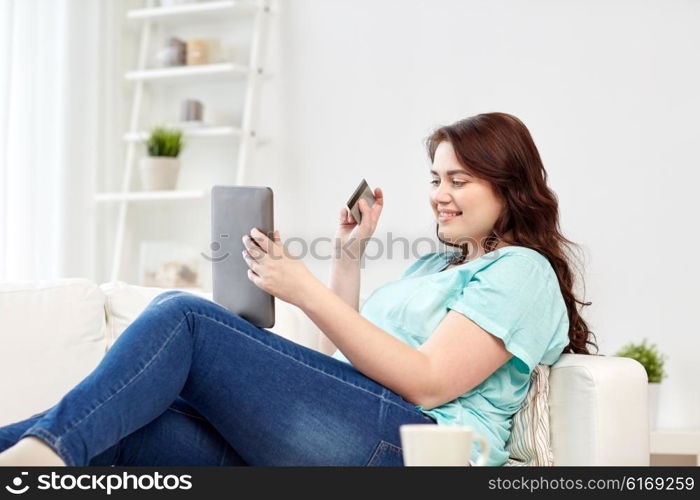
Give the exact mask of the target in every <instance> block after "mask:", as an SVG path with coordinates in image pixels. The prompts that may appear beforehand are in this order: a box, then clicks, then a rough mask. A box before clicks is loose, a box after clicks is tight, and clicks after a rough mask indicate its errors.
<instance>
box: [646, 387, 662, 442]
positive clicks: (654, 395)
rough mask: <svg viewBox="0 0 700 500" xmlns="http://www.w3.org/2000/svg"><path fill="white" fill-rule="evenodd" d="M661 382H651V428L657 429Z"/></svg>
mask: <svg viewBox="0 0 700 500" xmlns="http://www.w3.org/2000/svg"><path fill="white" fill-rule="evenodd" d="M660 388H661V384H660V383H659V382H649V430H654V429H656V426H657V422H658V416H659V390H660Z"/></svg>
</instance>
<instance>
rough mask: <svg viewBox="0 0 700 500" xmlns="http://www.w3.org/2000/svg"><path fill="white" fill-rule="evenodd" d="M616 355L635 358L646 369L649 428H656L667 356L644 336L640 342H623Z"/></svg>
mask: <svg viewBox="0 0 700 500" xmlns="http://www.w3.org/2000/svg"><path fill="white" fill-rule="evenodd" d="M616 356H622V357H625V358H632V359H635V360H637V361H638V362H639V363H640V364H641V365H642V366H643V367H644V369H645V370H646V372H647V380H648V381H649V428H650V429H656V422H657V416H658V412H659V388H660V387H661V382H662V381H663V379H664V378H665V377H666V375H667V374H666V372H665V371H664V362H665V360H666V359H667V356H666V355H665V354H661V353H660V352H659V351H658V349H657V347H656V344H649V345H647V339H646V338H645V339H644V340H643V341H642V342H641V343H634V342H630V343H628V344H625V345H624V346H622V347H621V348H620V350H619V351H618V352H617V354H616Z"/></svg>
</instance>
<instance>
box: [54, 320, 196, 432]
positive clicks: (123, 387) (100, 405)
mask: <svg viewBox="0 0 700 500" xmlns="http://www.w3.org/2000/svg"><path fill="white" fill-rule="evenodd" d="M186 319H187V315H185V316H184V317H183V318H182V319H181V320H180V322H179V323H178V324H177V325H176V326H175V328H173V332H172V333H171V334H170V336H169V337H168V338H167V339H166V341H165V342H164V343H163V345H162V346H160V349H158V351H157V352H156V353H155V354H154V355H153V356H152V357H151V359H150V360H148V362H147V363H146V364H145V365H144V366H143V368H141V369H140V370H139V371H138V373H137V374H136V375H134V376H133V377H132V378H131V379H129V380H128V381H127V382H126V383H125V384H123V385H122V386H121V387H120V388H119V389H117V390H116V391H115V392H113V393H112V394H110V396H109V397H108V398H107V399H105V400H104V401H102V402H101V403H100V404H99V405H97V406H96V407H95V408H93V409H92V411H90V413H88V414H87V415H85V416H84V417H83V418H81V419H80V420H78V421H77V422H75V423H73V424H71V426H70V427H68V428H67V429H66V430H64V431H63V433H62V435H61V438H59V439H63V438H64V437H65V436H66V435H67V434H70V433H71V432H73V431H74V430H75V428H76V427H77V426H78V424H80V423H81V422H83V421H84V420H85V419H86V418H88V417H89V416H90V415H92V414H93V413H95V412H96V411H97V410H99V409H100V408H102V407H103V406H104V405H105V403H107V402H108V401H109V400H111V399H112V398H113V397H114V396H116V395H117V394H119V393H120V392H121V391H123V390H124V389H125V388H126V387H127V386H128V385H129V384H131V383H132V382H133V381H134V380H136V378H138V377H139V376H140V375H141V374H142V373H143V372H144V370H146V368H148V367H149V366H150V365H151V363H153V360H154V359H155V358H156V357H158V355H159V354H160V353H161V351H162V350H163V349H165V347H166V346H167V345H168V344H169V343H170V341H171V340H172V339H173V338H174V337H175V334H176V333H178V331H179V328H180V326H181V325H182V323H183V322H184V321H185V320H186Z"/></svg>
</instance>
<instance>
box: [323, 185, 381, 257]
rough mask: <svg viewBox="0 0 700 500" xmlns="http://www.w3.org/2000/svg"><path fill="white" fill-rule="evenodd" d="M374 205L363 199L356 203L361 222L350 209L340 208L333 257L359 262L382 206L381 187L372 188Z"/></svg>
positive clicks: (377, 220)
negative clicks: (358, 221)
mask: <svg viewBox="0 0 700 500" xmlns="http://www.w3.org/2000/svg"><path fill="white" fill-rule="evenodd" d="M374 198H375V201H374V205H372V206H371V207H370V206H369V205H368V204H367V202H366V201H365V200H363V199H360V202H359V203H358V206H359V209H360V213H361V214H362V222H360V223H359V224H358V223H357V221H356V220H355V218H354V217H353V216H352V214H351V213H350V211H349V210H348V209H347V208H346V207H343V208H341V209H340V222H339V224H338V229H337V231H336V233H335V242H334V243H335V256H334V257H335V259H337V260H345V261H352V260H357V261H358V262H359V260H360V257H361V256H362V254H363V253H364V251H365V247H366V246H367V242H368V241H369V239H370V238H371V237H372V235H373V234H374V230H375V229H376V228H377V223H378V222H379V216H380V215H381V213H382V207H383V206H384V194H383V193H382V190H381V188H375V190H374Z"/></svg>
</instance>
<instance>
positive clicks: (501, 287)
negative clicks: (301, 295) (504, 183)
mask: <svg viewBox="0 0 700 500" xmlns="http://www.w3.org/2000/svg"><path fill="white" fill-rule="evenodd" d="M457 253H458V251H447V252H433V253H429V254H427V255H424V256H422V257H420V258H419V259H418V260H417V261H416V262H414V263H412V264H411V265H410V266H409V267H408V268H407V269H406V270H405V271H404V272H403V274H402V275H401V276H400V277H399V278H398V279H397V280H393V281H390V282H388V283H386V284H384V285H382V286H380V287H378V288H376V289H375V290H374V291H373V292H372V294H371V295H370V296H369V297H367V299H366V300H365V302H364V303H363V304H362V307H361V308H360V314H361V315H362V316H363V317H365V318H366V319H368V320H369V321H371V322H372V323H374V324H375V325H377V326H378V327H379V328H381V329H382V330H384V331H386V332H387V333H389V334H391V335H392V336H394V337H396V338H398V339H399V340H402V341H404V342H406V343H407V344H409V345H411V346H414V347H418V346H420V345H421V344H423V342H425V341H426V340H427V339H428V337H429V336H430V334H431V333H432V332H433V331H434V330H435V328H436V327H437V326H438V324H439V323H440V321H442V319H444V317H445V316H446V315H447V313H448V312H449V310H450V309H452V310H455V311H458V312H460V313H462V314H464V315H465V316H467V317H468V318H470V319H471V320H472V321H473V322H474V323H476V324H477V325H479V326H480V327H481V328H483V329H484V330H486V331H487V332H489V333H491V334H492V335H495V336H496V337H498V338H500V339H501V340H503V343H504V345H505V347H506V349H507V350H508V351H509V352H510V353H512V354H513V357H511V358H510V359H509V360H508V361H507V362H506V363H505V364H504V365H503V366H501V367H500V368H498V369H497V370H496V371H495V372H494V373H492V374H491V375H490V376H489V377H488V378H487V379H486V380H484V381H483V382H482V383H481V384H479V385H478V386H476V387H474V388H473V389H472V390H470V391H468V392H466V393H464V394H462V395H461V396H458V397H457V398H455V399H454V400H452V401H449V402H447V403H445V404H444V405H442V406H439V407H436V408H432V409H430V410H426V409H424V408H423V407H422V406H420V405H416V408H417V409H419V410H420V411H422V412H423V413H425V414H427V415H430V416H432V417H433V418H434V419H435V420H436V422H437V423H438V425H465V426H469V427H472V428H474V429H475V431H476V432H477V433H478V434H480V435H482V436H483V437H484V438H486V440H488V441H489V444H490V445H491V452H490V455H489V460H488V461H487V465H503V464H504V463H505V462H506V461H507V460H508V452H507V451H506V449H505V445H506V442H507V441H508V438H509V436H510V431H511V424H512V416H513V414H514V413H515V412H516V411H517V410H518V409H519V408H520V406H521V405H522V403H523V401H524V399H525V396H526V395H527V391H528V389H529V387H530V374H531V373H532V371H533V370H534V368H535V367H536V366H537V364H544V365H552V364H554V363H555V362H556V361H557V359H559V356H560V355H561V353H562V351H563V350H564V348H565V347H566V346H567V345H568V343H569V336H568V332H569V318H568V315H567V310H566V304H565V302H564V298H563V297H562V295H561V290H560V288H559V282H558V280H557V276H556V274H555V272H554V269H553V268H552V266H551V264H550V263H549V261H548V260H547V258H546V257H544V256H543V255H542V254H540V253H539V252H537V251H535V250H533V249H530V248H526V247H521V246H507V247H503V248H499V249H497V250H494V251H492V252H489V253H487V254H484V255H482V256H481V257H479V258H477V259H474V260H472V261H470V262H466V263H464V264H460V265H458V266H454V267H451V268H450V269H447V270H445V271H443V272H440V271H441V270H442V269H444V268H445V267H447V265H448V264H449V260H450V258H451V257H452V256H454V255H455V254H457ZM333 357H334V358H335V359H338V360H341V361H345V362H347V363H350V361H349V360H348V359H347V358H346V357H345V356H344V355H343V354H342V353H341V352H340V350H337V351H336V352H335V353H334V354H333ZM350 364H352V363H350ZM480 448H481V446H480V445H479V444H478V443H476V442H475V443H474V447H473V448H472V456H471V459H472V460H473V461H476V460H477V459H478V458H479V455H480V452H481V450H480Z"/></svg>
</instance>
